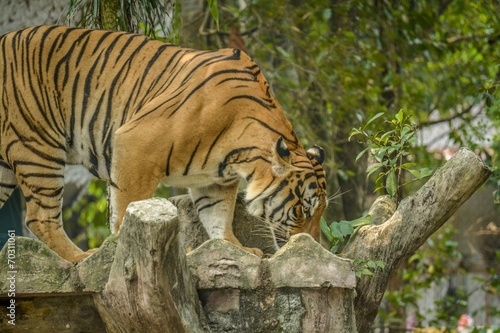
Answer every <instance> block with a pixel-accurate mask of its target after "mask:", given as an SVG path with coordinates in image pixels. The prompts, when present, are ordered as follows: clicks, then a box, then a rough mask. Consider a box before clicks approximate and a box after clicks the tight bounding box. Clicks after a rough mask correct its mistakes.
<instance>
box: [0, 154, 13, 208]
mask: <svg viewBox="0 0 500 333" xmlns="http://www.w3.org/2000/svg"><path fill="white" fill-rule="evenodd" d="M16 186H17V180H16V175H15V174H14V171H12V169H11V168H10V166H9V165H8V164H7V163H6V162H5V161H3V160H2V159H0V208H2V206H3V205H4V203H5V202H6V201H7V199H9V197H10V195H11V194H12V192H13V191H14V189H15V188H16Z"/></svg>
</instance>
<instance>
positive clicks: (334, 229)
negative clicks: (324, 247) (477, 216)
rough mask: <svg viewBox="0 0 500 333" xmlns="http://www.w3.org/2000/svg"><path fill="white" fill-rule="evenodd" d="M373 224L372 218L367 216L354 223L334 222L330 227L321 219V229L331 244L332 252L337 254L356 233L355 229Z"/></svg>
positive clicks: (353, 221)
mask: <svg viewBox="0 0 500 333" xmlns="http://www.w3.org/2000/svg"><path fill="white" fill-rule="evenodd" d="M370 223H371V216H370V215H365V216H363V217H360V218H357V219H355V220H352V221H339V222H336V221H334V222H332V223H331V224H330V225H329V226H328V225H327V223H326V220H325V219H324V218H321V222H320V227H321V231H322V232H323V235H325V237H326V238H327V239H328V241H329V242H330V252H332V253H337V252H338V251H339V249H340V248H341V246H342V245H343V244H345V242H346V241H347V239H348V238H349V237H350V236H352V235H353V234H354V232H355V230H356V229H355V228H357V227H361V226H364V225H368V224H370Z"/></svg>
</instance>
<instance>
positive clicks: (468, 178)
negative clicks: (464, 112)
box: [344, 149, 491, 333]
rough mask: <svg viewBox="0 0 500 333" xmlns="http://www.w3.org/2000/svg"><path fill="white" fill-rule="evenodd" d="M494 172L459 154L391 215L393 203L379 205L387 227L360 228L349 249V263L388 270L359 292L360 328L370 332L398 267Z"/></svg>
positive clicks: (360, 285)
mask: <svg viewBox="0 0 500 333" xmlns="http://www.w3.org/2000/svg"><path fill="white" fill-rule="evenodd" d="M490 174H491V171H490V170H489V169H488V168H487V167H486V166H485V164H484V163H483V161H482V160H481V159H480V158H479V157H478V156H476V155H475V154H474V153H473V152H471V151H470V150H468V149H460V150H459V151H458V152H457V153H456V154H455V155H454V156H453V157H452V158H451V159H450V160H449V161H448V162H447V163H446V164H445V165H444V166H443V167H441V168H440V169H438V170H437V171H436V172H435V174H434V175H433V176H432V177H431V178H430V179H429V181H428V182H427V183H426V184H425V185H424V186H422V188H420V190H419V191H418V192H417V193H415V195H413V196H410V197H407V198H406V199H404V200H403V201H402V202H401V203H400V205H399V207H398V208H397V209H396V211H395V212H394V213H393V214H391V213H392V211H391V210H392V208H391V203H390V202H387V200H384V199H380V200H377V201H376V202H375V204H374V207H372V211H373V210H377V209H378V210H379V213H378V214H382V215H386V216H389V215H392V216H391V217H390V218H389V219H388V220H386V221H385V222H383V223H381V224H379V225H377V224H375V225H370V226H365V227H363V228H361V229H360V230H359V231H358V233H357V234H356V235H355V236H354V238H353V239H352V240H351V241H350V242H349V244H348V245H347V246H346V247H345V249H344V254H345V256H346V257H347V258H353V259H362V260H381V261H383V262H384V263H385V268H384V269H383V270H379V271H378V272H376V274H375V275H374V276H373V277H365V278H362V279H361V280H360V281H359V282H358V285H357V287H356V291H357V297H356V300H355V309H356V323H357V327H358V332H359V333H364V332H369V329H370V326H371V325H372V323H373V320H374V319H375V316H376V315H377V310H378V307H379V305H380V302H381V300H382V296H383V295H384V292H385V290H386V288H387V284H388V282H389V280H390V278H391V276H392V275H393V273H394V272H395V271H396V269H397V268H398V266H399V265H400V264H401V263H402V262H403V261H405V260H406V259H407V258H408V257H409V256H411V255H412V254H413V253H414V252H415V251H416V250H417V249H418V248H419V247H420V246H421V245H422V244H423V243H424V242H425V241H426V240H427V238H429V237H430V236H431V235H432V234H433V233H434V232H435V231H436V230H438V229H439V228H440V227H441V226H442V225H443V224H444V223H445V222H446V221H447V220H448V218H449V217H450V216H451V215H452V214H453V213H454V212H455V211H456V210H457V209H458V207H460V206H461V205H462V204H463V203H464V202H465V201H466V200H467V199H469V197H470V196H471V195H472V194H473V193H474V192H475V191H476V190H477V189H478V188H479V187H480V186H481V184H483V183H484V182H485V181H486V179H487V178H488V176H489V175H490Z"/></svg>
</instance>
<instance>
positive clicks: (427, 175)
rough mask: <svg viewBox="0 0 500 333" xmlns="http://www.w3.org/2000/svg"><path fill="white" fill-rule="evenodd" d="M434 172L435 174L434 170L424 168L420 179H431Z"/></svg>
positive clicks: (421, 170)
mask: <svg viewBox="0 0 500 333" xmlns="http://www.w3.org/2000/svg"><path fill="white" fill-rule="evenodd" d="M433 172H434V170H432V169H431V168H422V169H420V178H419V179H422V178H426V177H429V176H430V175H432V173H433Z"/></svg>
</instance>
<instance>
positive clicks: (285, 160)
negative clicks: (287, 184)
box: [272, 136, 294, 176]
mask: <svg viewBox="0 0 500 333" xmlns="http://www.w3.org/2000/svg"><path fill="white" fill-rule="evenodd" d="M291 161H292V157H291V154H290V150H289V149H288V146H287V145H286V143H285V141H284V140H283V137H281V136H280V137H279V138H278V141H276V144H275V145H274V150H273V165H272V170H273V173H274V174H275V175H277V176H283V175H284V174H285V173H287V172H289V171H290V170H292V169H294V167H293V165H292V164H291Z"/></svg>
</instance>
